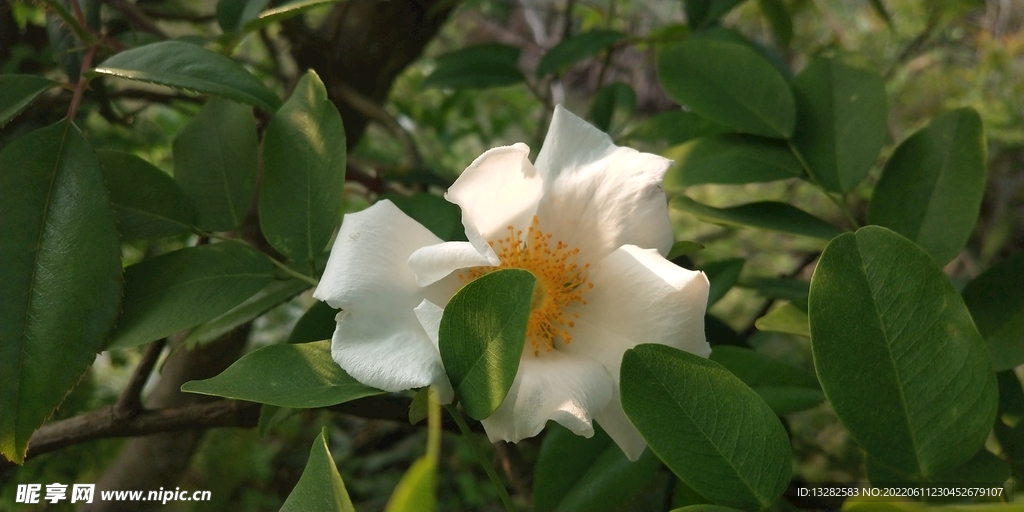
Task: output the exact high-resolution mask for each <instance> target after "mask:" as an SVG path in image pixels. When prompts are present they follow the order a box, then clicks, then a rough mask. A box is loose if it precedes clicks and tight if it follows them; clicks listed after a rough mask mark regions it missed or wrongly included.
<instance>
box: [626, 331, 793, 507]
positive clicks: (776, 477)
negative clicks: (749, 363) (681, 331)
mask: <svg viewBox="0 0 1024 512" xmlns="http://www.w3.org/2000/svg"><path fill="white" fill-rule="evenodd" d="M620 373H621V384H620V385H619V387H620V391H621V393H622V408H623V409H624V410H625V411H626V416H627V417H628V418H629V420H630V422H632V423H633V426H635V427H636V428H637V430H639V431H640V435H642V436H643V438H644V439H645V440H646V441H647V444H648V447H649V448H650V449H652V450H653V451H654V453H656V454H657V455H658V457H659V458H660V459H661V460H662V462H664V463H665V465H666V466H668V468H669V469H671V470H672V472H673V473H675V475H676V476H677V477H679V479H680V480H682V481H683V482H684V483H686V485H688V486H690V487H691V488H693V490H695V491H696V492H698V493H700V494H701V495H702V496H704V497H706V498H708V499H709V500H711V501H713V502H715V503H717V504H719V505H726V506H730V507H738V508H741V509H744V510H748V509H762V508H768V507H769V506H770V505H771V504H772V503H774V502H775V500H776V499H778V498H779V496H781V495H782V492H783V491H784V490H785V489H786V484H787V483H789V478H790V474H791V473H792V467H791V466H792V464H791V462H790V457H791V454H790V448H789V438H788V437H787V435H786V431H785V429H784V428H783V427H782V424H781V423H780V422H779V420H778V418H777V417H776V415H775V413H774V412H772V410H771V409H770V408H769V407H768V405H767V404H765V402H764V400H762V399H761V398H760V397H758V396H757V393H754V391H752V390H751V389H750V388H749V387H747V385H746V384H744V383H743V382H742V381H741V380H740V379H739V378H737V377H736V376H735V375H733V374H732V373H731V372H729V370H726V369H725V368H723V367H722V366H721V365H719V364H718V363H716V362H714V361H709V360H707V359H704V358H702V357H699V356H695V355H693V354H690V353H688V352H683V351H681V350H677V349H675V348H672V347H668V346H665V345H659V344H642V345H637V346H636V347H635V348H632V349H630V350H627V351H626V353H625V355H624V356H623V357H622V367H621V370H620Z"/></svg>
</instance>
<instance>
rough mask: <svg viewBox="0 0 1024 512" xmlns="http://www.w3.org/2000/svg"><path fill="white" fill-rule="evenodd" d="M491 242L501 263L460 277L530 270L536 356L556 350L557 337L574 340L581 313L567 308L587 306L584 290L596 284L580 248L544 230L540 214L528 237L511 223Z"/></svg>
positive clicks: (529, 333)
mask: <svg viewBox="0 0 1024 512" xmlns="http://www.w3.org/2000/svg"><path fill="white" fill-rule="evenodd" d="M489 243H490V245H491V248H492V249H494V252H495V253H497V254H498V258H499V259H500V260H501V264H500V265H498V266H497V267H474V268H472V269H470V270H469V272H468V273H467V274H461V275H460V277H462V278H463V279H465V280H467V281H472V280H473V279H476V278H478V277H480V276H482V275H484V274H487V273H488V272H492V271H494V270H498V269H503V268H520V269H523V270H529V271H530V272H532V273H533V275H534V276H536V278H537V284H536V285H535V287H534V289H533V299H532V301H531V304H530V308H531V310H530V320H529V323H528V324H527V328H526V339H527V340H528V341H529V342H530V344H531V345H532V346H533V355H534V356H540V352H541V349H543V350H544V351H545V352H550V351H552V350H553V349H554V348H555V340H561V341H562V342H563V343H570V342H571V341H572V332H570V331H571V329H572V328H573V327H575V326H576V323H575V320H576V319H577V318H578V317H579V314H577V313H569V312H567V311H566V308H567V307H568V306H570V305H572V304H580V305H586V303H587V301H586V300H585V299H584V298H583V293H584V292H585V291H586V290H589V289H591V288H593V287H594V285H593V283H590V282H588V281H587V276H586V274H587V270H588V269H589V268H590V264H589V263H586V264H584V265H582V266H580V265H579V264H578V263H577V260H576V257H577V255H578V254H579V252H580V250H579V249H578V248H572V247H569V246H568V245H567V244H565V243H564V242H562V241H561V240H553V237H552V235H550V234H546V233H544V232H543V231H541V229H540V227H539V226H538V222H537V216H536V215H534V216H533V221H532V222H531V223H530V227H529V228H528V229H527V231H526V233H525V236H524V233H523V231H522V230H517V229H515V227H513V226H509V227H508V236H506V237H505V238H503V239H501V240H497V241H491V242H489Z"/></svg>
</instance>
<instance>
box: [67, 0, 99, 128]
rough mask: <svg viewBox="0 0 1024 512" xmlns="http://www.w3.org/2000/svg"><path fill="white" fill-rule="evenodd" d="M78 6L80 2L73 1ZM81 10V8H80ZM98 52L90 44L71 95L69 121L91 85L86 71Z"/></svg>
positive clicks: (73, 116) (72, 118)
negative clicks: (73, 92)
mask: <svg viewBox="0 0 1024 512" xmlns="http://www.w3.org/2000/svg"><path fill="white" fill-rule="evenodd" d="M71 3H72V4H75V6H78V2H71ZM79 10H81V8H79ZM95 54H96V47H95V46H90V47H89V49H88V50H86V52H85V57H83V58H82V71H81V72H80V73H78V83H77V84H75V94H74V96H72V97H71V105H70V106H68V117H67V120H68V121H74V120H75V114H77V113H78V105H79V104H80V103H81V102H82V94H84V93H85V88H86V86H87V85H89V79H88V78H86V77H85V72H86V71H87V70H88V69H89V68H91V67H92V57H93V55H95Z"/></svg>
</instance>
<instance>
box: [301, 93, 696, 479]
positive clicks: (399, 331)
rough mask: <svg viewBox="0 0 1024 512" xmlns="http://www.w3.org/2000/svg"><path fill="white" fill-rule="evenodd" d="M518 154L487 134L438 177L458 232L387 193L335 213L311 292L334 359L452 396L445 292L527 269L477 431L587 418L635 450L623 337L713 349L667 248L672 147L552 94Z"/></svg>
mask: <svg viewBox="0 0 1024 512" xmlns="http://www.w3.org/2000/svg"><path fill="white" fill-rule="evenodd" d="M528 155H529V148H528V147H527V146H526V145H525V144H515V145H513V146H506V147H499V148H494V149H491V150H489V151H487V152H486V153H484V154H483V155H481V156H480V157H479V158H477V159H476V160H475V161H474V162H473V163H472V164H471V165H470V166H469V167H468V168H467V169H466V170H465V172H463V173H462V175H461V176H460V177H459V179H458V180H456V182H455V184H453V185H452V187H451V189H449V191H448V193H447V195H446V197H447V199H448V200H449V201H451V202H453V203H455V204H457V205H459V206H460V207H461V208H462V222H463V225H464V226H465V228H466V235H467V238H468V240H469V241H468V242H442V241H441V240H440V239H438V238H437V237H436V236H434V235H433V234H432V233H430V231H428V230H427V229H426V228H424V227H423V226H421V225H420V224H418V223H417V222H416V221H414V220H412V219H410V218H409V217H407V216H406V215H405V214H404V213H402V212H401V211H400V210H399V209H398V208H397V207H395V206H394V205H393V204H391V203H390V202H389V201H381V202H378V203H377V204H375V205H373V206H371V207H370V208H368V209H366V210H364V211H362V212H359V213H354V214H350V215H346V216H345V221H344V222H343V223H342V227H341V230H340V232H339V234H338V238H337V241H336V242H335V244H334V248H333V250H332V251H331V257H330V260H329V261H328V263H327V269H326V271H325V273H324V276H323V279H322V280H321V282H320V285H319V286H318V287H317V289H316V292H315V293H314V294H313V295H314V296H315V297H316V298H318V299H321V300H325V301H327V302H328V303H329V304H330V305H331V306H333V307H335V308H341V309H342V312H341V313H339V314H338V327H337V330H336V331H335V334H334V340H333V344H332V353H333V356H334V359H335V360H336V361H337V362H338V364H340V365H341V366H342V368H344V369H345V371H347V372H348V373H349V374H350V375H352V376H353V377H354V378H356V379H357V380H359V381H360V382H362V383H364V384H367V385H370V386H374V387H377V388H380V389H383V390H385V391H399V390H405V389H411V388H419V387H424V386H428V385H434V386H437V388H438V390H439V392H440V394H441V398H442V399H443V400H444V401H446V402H447V401H450V400H451V398H452V388H451V385H450V383H449V382H448V379H447V377H446V376H445V372H444V368H443V366H442V364H441V358H440V355H439V352H438V350H437V325H438V324H439V322H440V317H441V313H442V309H441V308H442V307H443V306H444V305H445V304H447V302H448V299H450V298H451V296H452V295H453V294H454V293H455V291H457V290H458V288H459V287H460V286H462V285H463V284H465V283H466V282H468V281H469V280H472V279H473V278H475V277H477V276H479V275H483V274H484V273H486V272H488V271H491V270H493V269H495V268H504V267H518V268H524V269H526V270H530V271H532V272H533V273H534V275H535V276H536V277H537V285H536V286H537V290H538V291H537V292H536V295H535V300H534V304H535V306H534V309H533V311H532V313H531V316H530V323H529V328H528V334H527V340H526V341H527V343H526V348H525V350H524V351H523V355H522V359H521V362H520V366H519V372H518V374H517V375H516V378H515V381H514V383H513V384H512V388H511V389H510V390H509V392H508V396H507V397H506V398H505V400H504V402H502V404H501V405H500V406H499V407H498V409H497V410H496V411H495V412H494V414H493V415H491V416H490V417H488V418H486V419H484V420H483V425H484V429H485V430H486V431H487V435H488V437H490V439H491V441H497V440H505V441H513V442H516V441H519V440H521V439H523V438H527V437H532V436H535V435H537V434H538V433H539V432H540V431H541V430H542V429H543V428H544V425H545V423H546V422H547V421H548V420H554V421H556V422H558V423H560V424H562V425H564V426H565V427H567V428H569V429H570V430H572V431H573V432H575V433H577V434H579V435H583V436H587V437H589V436H591V435H593V432H594V429H593V424H592V420H597V422H598V423H600V424H601V426H602V427H603V428H604V429H605V431H607V432H608V434H609V435H610V436H611V438H612V439H613V440H615V442H616V443H618V445H619V446H620V447H621V448H622V450H623V452H625V454H626V455H627V456H628V457H629V458H630V459H631V460H636V459H637V458H638V457H639V456H640V453H641V452H642V451H643V449H644V447H645V446H646V444H645V443H644V440H643V439H642V438H641V437H640V434H639V433H638V432H637V431H636V429H635V428H634V427H633V425H632V424H631V423H630V422H629V420H628V419H627V418H626V416H625V414H624V413H623V411H622V405H621V403H620V400H619V391H618V389H619V386H618V380H619V366H620V364H621V362H622V355H623V353H624V352H625V351H626V350H627V349H629V348H631V347H633V346H635V345H637V344H639V343H662V344H665V345H670V346H673V347H676V348H679V349H682V350H686V351H689V352H692V353H694V354H698V355H700V356H703V357H707V355H708V354H710V352H711V350H710V347H709V346H708V344H707V342H706V341H705V339H704V310H705V307H706V304H707V296H708V281H707V278H706V277H705V276H704V274H703V273H701V272H694V271H690V270H686V269H683V268H680V267H678V266H676V265H674V264H672V263H670V262H669V261H667V260H666V259H665V257H664V256H665V255H666V254H667V252H668V250H669V248H670V247H671V245H672V240H673V236H672V228H671V224H670V222H669V217H668V208H667V204H666V198H665V193H664V191H663V190H662V188H661V182H662V179H663V178H664V176H665V171H666V170H667V168H668V166H669V164H670V163H671V162H670V161H668V160H666V159H664V158H662V157H659V156H656V155H652V154H648V153H639V152H637V151H635V150H632V149H629V148H620V147H618V146H615V145H614V144H613V143H612V141H611V139H610V138H609V137H608V136H607V135H605V134H604V133H602V132H600V131H598V130H597V129H595V128H593V127H592V126H590V125H588V124H587V123H586V122H584V121H583V120H581V119H579V118H577V117H576V116H574V115H572V114H570V113H569V112H568V111H566V110H564V109H563V108H561V107H560V106H559V107H556V109H555V113H554V116H553V118H552V120H551V127H550V129H549V130H548V135H547V138H546V139H545V141H544V146H543V148H542V150H541V152H540V155H539V156H538V157H537V162H536V164H531V163H530V161H529V159H528ZM566 283H572V285H571V286H565V284H566Z"/></svg>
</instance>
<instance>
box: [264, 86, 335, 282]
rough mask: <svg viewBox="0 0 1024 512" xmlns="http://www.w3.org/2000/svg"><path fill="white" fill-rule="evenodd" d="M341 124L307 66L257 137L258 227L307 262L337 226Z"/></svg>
mask: <svg viewBox="0 0 1024 512" xmlns="http://www.w3.org/2000/svg"><path fill="white" fill-rule="evenodd" d="M345 151H346V150H345V127H344V126H343V125H342V124H341V115H340V114H338V108H337V107H335V106H334V103H331V101H330V100H329V99H327V90H326V89H324V84H323V82H321V81H320V77H318V76H317V75H316V73H314V72H313V71H308V72H307V73H306V75H305V76H303V77H302V79H301V80H299V84H298V85H297V86H295V90H294V91H293V92H292V96H291V97H290V98H288V101H287V102H285V104H284V105H283V106H282V107H281V108H280V109H278V111H277V112H276V113H275V114H274V117H273V118H272V119H271V120H270V124H269V125H268V126H267V131H266V134H265V135H264V136H263V183H262V184H261V185H260V202H259V210H260V227H261V228H262V229H263V234H264V235H265V236H266V237H267V241H268V242H270V245H272V246H274V248H275V249H277V250H278V251H280V252H281V254H284V255H285V256H287V257H288V258H290V259H292V260H294V261H297V262H312V261H313V260H314V259H315V258H316V257H317V256H318V255H319V254H320V253H321V252H323V250H324V246H326V245H327V242H328V241H330V239H331V234H333V233H334V228H336V227H337V226H338V221H339V220H340V215H341V192H342V189H343V188H344V187H345V156H346V153H345Z"/></svg>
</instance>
